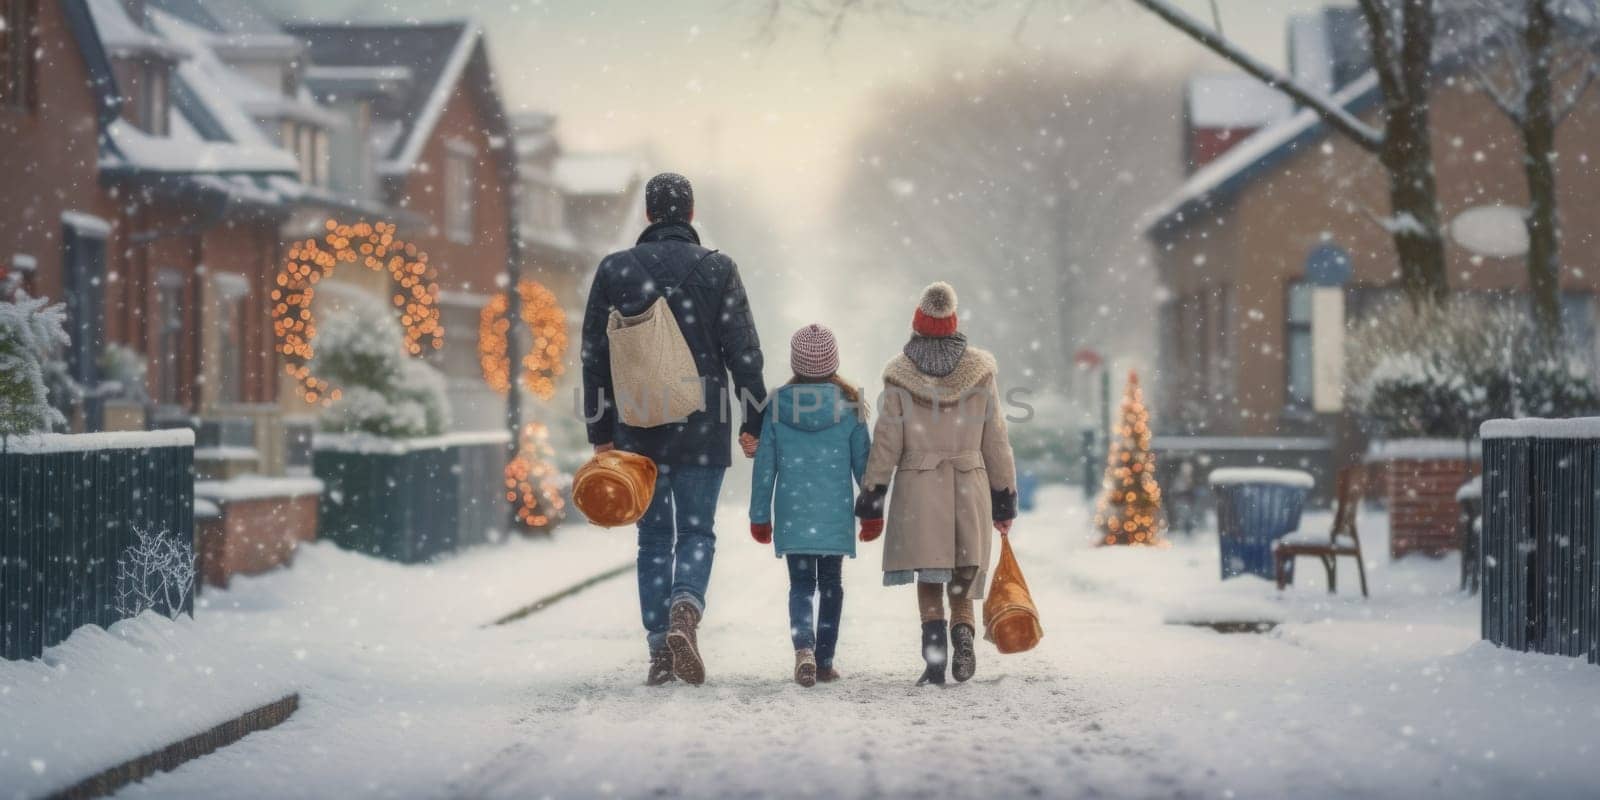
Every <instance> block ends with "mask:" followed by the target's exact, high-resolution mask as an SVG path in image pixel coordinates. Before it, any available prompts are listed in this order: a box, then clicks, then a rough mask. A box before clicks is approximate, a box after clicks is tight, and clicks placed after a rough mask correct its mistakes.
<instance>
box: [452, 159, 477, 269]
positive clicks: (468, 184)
mask: <svg viewBox="0 0 1600 800" xmlns="http://www.w3.org/2000/svg"><path fill="white" fill-rule="evenodd" d="M446 150H447V152H446V153H445V162H444V222H445V232H446V233H447V234H448V235H449V236H450V238H451V239H453V240H455V241H457V242H461V243H463V244H466V243H470V242H471V241H472V207H473V205H475V204H476V202H477V183H476V182H475V181H474V175H473V173H474V169H473V167H474V166H475V164H476V161H477V157H478V151H477V150H476V149H474V148H473V147H472V145H470V144H467V143H466V142H462V141H451V142H448V143H446Z"/></svg>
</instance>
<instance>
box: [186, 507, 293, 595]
mask: <svg viewBox="0 0 1600 800" xmlns="http://www.w3.org/2000/svg"><path fill="white" fill-rule="evenodd" d="M318 500H319V496H318V495H315V494H308V495H301V496H298V497H264V498H255V499H249V500H234V501H229V502H224V503H219V504H218V505H220V506H221V507H222V516H220V517H215V518H212V519H209V520H205V521H202V522H198V523H197V530H196V539H197V541H198V542H199V549H200V575H201V577H202V578H203V579H204V580H205V582H206V583H208V584H211V585H212V586H223V587H226V586H227V585H228V581H229V579H231V578H232V577H233V576H234V575H255V574H258V573H262V572H266V571H268V570H271V569H275V568H277V567H280V566H283V565H285V564H287V563H289V562H290V561H291V560H292V559H293V558H294V552H295V550H296V549H297V548H298V547H299V546H300V543H301V542H309V541H312V540H314V539H316V538H317V503H318Z"/></svg>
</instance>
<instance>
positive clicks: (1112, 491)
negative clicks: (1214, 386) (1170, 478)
mask: <svg viewBox="0 0 1600 800" xmlns="http://www.w3.org/2000/svg"><path fill="white" fill-rule="evenodd" d="M1115 432H1116V436H1115V438H1114V441H1113V443H1112V446H1111V452H1110V455H1109V456H1108V457H1107V459H1106V478H1105V485H1104V490H1103V491H1102V492H1101V494H1100V504H1099V507H1098V508H1096V509H1095V516H1094V527H1095V530H1096V531H1098V532H1099V533H1100V544H1102V545H1118V544H1120V545H1141V546H1153V545H1160V544H1164V542H1162V540H1161V538H1160V537H1161V529H1162V526H1163V520H1162V515H1161V487H1160V486H1157V485H1156V457H1155V454H1154V453H1152V452H1151V451H1150V412H1149V411H1147V410H1146V409H1145V407H1144V392H1143V391H1141V390H1140V389H1139V376H1138V375H1137V374H1135V373H1132V372H1130V373H1128V391H1127V394H1125V395H1124V396H1123V398H1122V415H1121V421H1120V422H1119V423H1118V424H1117V426H1116V428H1115Z"/></svg>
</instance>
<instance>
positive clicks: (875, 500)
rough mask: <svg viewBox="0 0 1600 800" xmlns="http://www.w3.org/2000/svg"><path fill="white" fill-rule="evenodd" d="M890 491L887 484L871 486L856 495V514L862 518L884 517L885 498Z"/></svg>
mask: <svg viewBox="0 0 1600 800" xmlns="http://www.w3.org/2000/svg"><path fill="white" fill-rule="evenodd" d="M888 493H889V487H887V486H869V487H867V488H865V489H862V490H861V494H858V495H856V516H857V517H859V518H861V519H883V498H884V495H886V494H888Z"/></svg>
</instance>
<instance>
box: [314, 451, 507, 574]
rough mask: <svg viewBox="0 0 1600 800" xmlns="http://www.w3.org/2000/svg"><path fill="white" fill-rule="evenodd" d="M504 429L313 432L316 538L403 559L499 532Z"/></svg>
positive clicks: (419, 558)
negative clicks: (422, 435)
mask: <svg viewBox="0 0 1600 800" xmlns="http://www.w3.org/2000/svg"><path fill="white" fill-rule="evenodd" d="M508 441H510V437H509V435H506V434H493V433H491V434H459V435H451V436H442V437H437V438H432V439H416V440H409V441H407V440H384V439H375V438H371V437H364V436H344V435H332V436H330V435H326V434H323V435H318V436H317V437H316V444H315V447H316V452H315V455H314V456H313V464H314V470H315V472H316V475H317V477H318V478H319V479H321V480H322V482H323V484H324V485H325V488H324V489H323V493H322V508H321V515H322V518H321V530H320V531H319V532H318V538H321V539H324V540H326V541H331V542H333V543H335V544H337V545H339V546H340V547H343V548H346V549H349V550H354V551H356V552H360V553H366V554H368V555H373V556H378V557H380V558H387V559H390V560H393V561H399V562H402V563H406V564H415V563H420V562H424V561H428V560H430V559H432V558H434V557H435V556H438V555H440V554H443V553H450V552H454V551H456V550H458V549H461V548H463V547H470V546H472V545H474V544H479V543H482V542H484V541H487V540H488V539H489V538H490V537H491V536H493V535H494V532H498V531H504V530H505V529H506V527H507V519H508V515H509V513H510V511H509V506H508V505H507V503H506V500H505V477H504V469H505V463H506V443H507V442H508Z"/></svg>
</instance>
